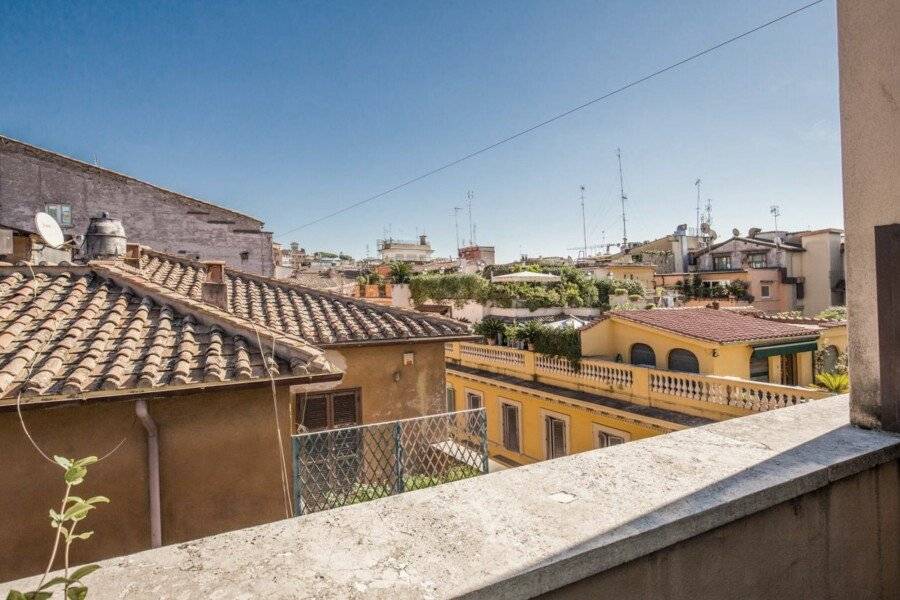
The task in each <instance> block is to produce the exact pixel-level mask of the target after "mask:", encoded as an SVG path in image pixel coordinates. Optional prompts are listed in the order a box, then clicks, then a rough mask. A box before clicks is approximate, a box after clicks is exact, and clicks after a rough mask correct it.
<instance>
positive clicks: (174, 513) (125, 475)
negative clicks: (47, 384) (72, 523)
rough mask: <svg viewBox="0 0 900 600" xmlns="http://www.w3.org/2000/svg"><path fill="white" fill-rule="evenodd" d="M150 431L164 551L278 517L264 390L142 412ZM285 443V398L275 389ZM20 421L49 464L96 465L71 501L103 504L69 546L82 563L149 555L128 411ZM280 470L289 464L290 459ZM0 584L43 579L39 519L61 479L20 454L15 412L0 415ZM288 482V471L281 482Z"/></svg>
mask: <svg viewBox="0 0 900 600" xmlns="http://www.w3.org/2000/svg"><path fill="white" fill-rule="evenodd" d="M148 404H149V411H150V414H151V415H152V416H153V418H154V419H155V420H156V422H157V425H158V427H159V439H160V489H161V504H162V511H161V513H162V538H163V544H164V545H165V544H174V543H178V542H183V541H186V540H191V539H195V538H198V537H202V536H206V535H212V534H216V533H221V532H223V531H229V530H233V529H239V528H242V527H249V526H251V525H257V524H261V523H267V522H270V521H274V520H277V519H280V518H284V508H283V502H282V495H281V477H280V473H279V463H278V460H279V458H278V452H277V446H276V445H275V440H276V434H275V427H274V417H273V412H272V397H271V394H270V392H269V388H268V387H264V388H258V389H255V390H244V391H233V392H217V393H215V394H212V393H206V394H195V395H192V396H183V397H178V398H175V397H172V398H168V399H156V400H151V401H149V402H148ZM279 408H280V418H281V423H282V425H283V426H285V428H284V430H283V433H284V434H285V442H286V443H287V434H288V428H287V427H286V424H287V423H288V419H289V418H290V415H289V409H288V394H287V390H286V389H280V390H279ZM23 414H24V416H25V419H26V422H27V424H28V427H29V429H30V430H31V431H32V434H33V435H34V437H35V438H36V439H37V441H38V443H39V444H40V445H41V446H42V447H43V448H44V449H45V450H46V452H48V453H49V454H51V455H53V454H59V455H62V456H66V457H69V458H81V457H84V456H89V455H103V454H105V453H106V452H108V451H109V450H110V449H111V448H112V447H113V446H115V444H116V443H118V442H119V440H121V439H122V437H125V440H126V441H125V443H124V444H123V445H122V446H121V447H120V448H119V449H118V450H117V451H116V452H114V453H113V454H112V455H111V456H110V457H109V458H107V459H105V460H102V461H101V462H100V463H98V464H96V465H94V466H92V467H90V468H89V473H88V477H87V479H86V481H85V483H84V484H83V485H81V486H78V487H77V488H74V489H73V493H74V494H77V495H80V496H83V497H87V496H93V495H97V494H101V495H105V496H108V497H109V498H110V501H111V502H110V504H108V505H101V506H100V507H99V508H98V509H97V510H95V511H93V512H92V513H91V514H90V516H89V517H88V518H87V520H86V521H84V523H83V527H84V528H85V530H93V531H94V532H95V533H94V535H93V536H92V537H91V538H90V539H88V540H84V541H79V542H78V543H77V545H76V553H77V561H78V562H79V563H84V562H89V561H94V560H98V559H102V558H106V557H109V556H117V555H121V554H126V553H130V552H135V551H138V550H144V549H147V548H149V547H150V526H149V500H148V493H149V492H148V483H147V444H146V434H145V431H144V428H143V427H142V425H141V423H140V422H139V421H137V420H136V419H135V417H134V402H131V401H128V402H109V403H91V404H86V405H83V406H76V407H60V408H51V409H37V410H27V411H25V412H24V413H23ZM287 456H288V461H289V462H288V469H290V468H291V467H290V453H289V451H288V455H287ZM0 457H2V458H0V464H2V468H0V477H2V487H3V489H4V490H6V491H5V492H4V493H3V494H0V514H3V515H5V517H4V519H3V525H2V528H0V537H2V539H3V545H4V548H5V549H4V551H3V553H2V559H0V581H5V580H8V579H11V578H14V577H20V576H24V575H29V574H33V573H36V572H38V571H41V570H43V568H44V567H45V566H46V561H47V559H48V558H49V556H50V549H51V547H52V542H53V535H52V534H53V530H52V529H51V528H50V527H49V518H48V516H47V511H48V510H49V509H50V508H57V509H58V505H59V502H60V501H61V499H62V495H63V493H64V491H65V487H64V484H63V479H62V473H63V472H62V469H60V468H59V467H57V466H55V465H51V464H50V463H48V462H47V461H45V460H44V459H43V458H41V457H40V456H39V455H38V454H37V453H36V451H35V450H34V449H33V448H32V447H31V446H30V445H29V443H28V441H27V439H26V438H25V436H24V434H23V433H22V430H21V428H20V425H19V421H18V418H17V417H16V413H15V412H2V413H0ZM289 472H290V471H289Z"/></svg>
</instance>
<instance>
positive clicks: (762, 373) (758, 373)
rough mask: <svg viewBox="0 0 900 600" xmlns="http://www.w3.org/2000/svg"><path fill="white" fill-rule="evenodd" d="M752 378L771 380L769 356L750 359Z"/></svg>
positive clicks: (754, 379) (755, 379)
mask: <svg viewBox="0 0 900 600" xmlns="http://www.w3.org/2000/svg"><path fill="white" fill-rule="evenodd" d="M750 379H752V380H753V381H769V357H767V356H763V357H756V358H751V359H750Z"/></svg>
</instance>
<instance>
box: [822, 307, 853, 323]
mask: <svg viewBox="0 0 900 600" xmlns="http://www.w3.org/2000/svg"><path fill="white" fill-rule="evenodd" d="M816 318H817V319H824V320H826V321H846V320H847V307H846V306H829V307H828V308H826V309H825V310H823V311H822V312H820V313H819V314H817V315H816Z"/></svg>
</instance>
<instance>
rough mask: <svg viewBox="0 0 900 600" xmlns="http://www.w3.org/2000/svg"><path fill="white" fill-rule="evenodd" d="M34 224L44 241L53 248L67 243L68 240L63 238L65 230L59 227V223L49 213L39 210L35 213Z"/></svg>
mask: <svg viewBox="0 0 900 600" xmlns="http://www.w3.org/2000/svg"><path fill="white" fill-rule="evenodd" d="M34 226H35V228H36V229H37V232H38V235H39V236H41V239H42V240H44V243H45V244H47V245H48V246H50V247H51V248H59V247H60V246H62V245H63V244H64V243H65V241H66V240H65V238H63V232H62V229H60V228H59V223H57V222H56V219H54V218H53V217H51V216H50V215H48V214H47V213H45V212H39V213H37V214H35V215H34Z"/></svg>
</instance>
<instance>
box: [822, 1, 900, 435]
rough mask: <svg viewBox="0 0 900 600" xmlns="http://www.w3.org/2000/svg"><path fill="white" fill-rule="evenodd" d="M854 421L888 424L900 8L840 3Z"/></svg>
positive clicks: (899, 180) (898, 206)
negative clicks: (888, 231)
mask: <svg viewBox="0 0 900 600" xmlns="http://www.w3.org/2000/svg"><path fill="white" fill-rule="evenodd" d="M837 8H838V11H837V13H838V54H839V59H840V92H841V153H842V157H843V161H842V164H843V174H844V226H845V230H846V255H847V256H846V261H847V308H848V309H849V312H850V314H851V315H852V317H851V318H852V326H851V328H850V377H851V382H852V385H851V388H850V389H851V392H850V397H851V401H852V402H851V418H852V419H853V422H854V423H856V424H858V425H862V426H864V427H878V426H879V425H880V419H881V417H880V409H879V406H880V402H881V400H880V383H879V382H880V378H881V377H880V368H881V364H880V360H879V348H878V342H877V340H878V306H877V304H878V302H877V298H876V288H875V285H874V284H873V282H874V268H873V267H874V265H875V231H874V227H875V226H876V225H887V224H891V223H900V170H898V169H897V165H898V164H900V62H898V61H897V56H900V3H898V2H896V0H870V1H867V2H858V1H855V0H839V1H838V3H837Z"/></svg>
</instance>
